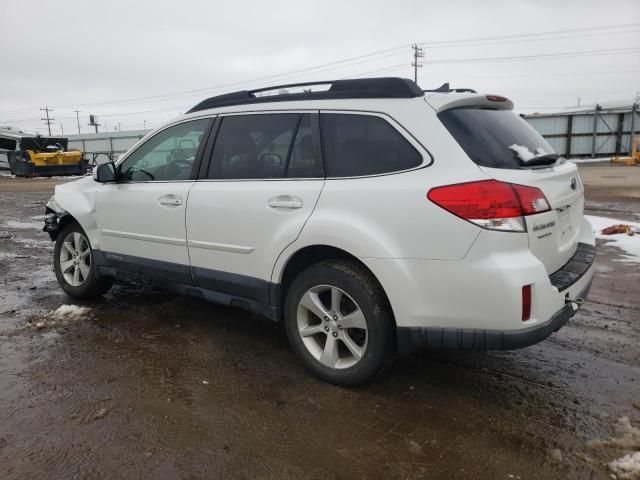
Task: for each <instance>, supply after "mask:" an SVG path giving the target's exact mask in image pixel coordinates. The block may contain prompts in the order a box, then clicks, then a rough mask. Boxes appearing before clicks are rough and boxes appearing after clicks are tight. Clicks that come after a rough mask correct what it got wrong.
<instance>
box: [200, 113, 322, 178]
mask: <svg viewBox="0 0 640 480" xmlns="http://www.w3.org/2000/svg"><path fill="white" fill-rule="evenodd" d="M318 165H319V161H318V160H317V159H316V158H315V156H314V151H313V148H312V137H311V121H310V116H309V115H308V114H304V115H303V114H299V113H277V114H256V115H233V116H229V117H225V118H223V119H222V124H221V125H220V129H219V131H218V135H217V137H216V143H215V146H214V149H213V153H212V158H211V164H210V167H209V173H208V178H212V179H253V178H262V179H269V178H285V177H295V178H303V177H305V178H306V177H314V176H318V175H317V173H318Z"/></svg>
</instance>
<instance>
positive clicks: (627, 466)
mask: <svg viewBox="0 0 640 480" xmlns="http://www.w3.org/2000/svg"><path fill="white" fill-rule="evenodd" d="M608 466H609V470H611V471H612V472H613V473H614V474H615V476H616V478H618V479H619V480H638V479H640V452H634V453H630V454H628V455H625V456H624V457H622V458H619V459H617V460H614V461H613V462H611V463H609V465H608Z"/></svg>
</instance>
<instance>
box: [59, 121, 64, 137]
mask: <svg viewBox="0 0 640 480" xmlns="http://www.w3.org/2000/svg"><path fill="white" fill-rule="evenodd" d="M60 131H61V132H62V135H64V125H62V123H60Z"/></svg>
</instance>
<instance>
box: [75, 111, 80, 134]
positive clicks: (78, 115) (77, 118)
mask: <svg viewBox="0 0 640 480" xmlns="http://www.w3.org/2000/svg"><path fill="white" fill-rule="evenodd" d="M74 112H76V120H77V122H78V135H80V110H74Z"/></svg>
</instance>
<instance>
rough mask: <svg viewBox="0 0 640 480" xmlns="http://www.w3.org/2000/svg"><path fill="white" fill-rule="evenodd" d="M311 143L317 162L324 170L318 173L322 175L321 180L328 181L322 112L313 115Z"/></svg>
mask: <svg viewBox="0 0 640 480" xmlns="http://www.w3.org/2000/svg"><path fill="white" fill-rule="evenodd" d="M311 142H312V144H313V153H314V156H315V159H316V162H318V165H320V167H321V170H322V172H318V173H322V175H321V177H319V178H323V179H326V178H327V165H326V163H325V161H324V151H323V150H322V132H321V131H320V111H319V110H318V111H316V112H314V113H312V114H311Z"/></svg>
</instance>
